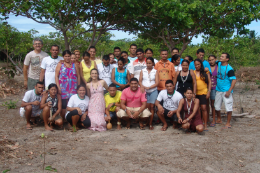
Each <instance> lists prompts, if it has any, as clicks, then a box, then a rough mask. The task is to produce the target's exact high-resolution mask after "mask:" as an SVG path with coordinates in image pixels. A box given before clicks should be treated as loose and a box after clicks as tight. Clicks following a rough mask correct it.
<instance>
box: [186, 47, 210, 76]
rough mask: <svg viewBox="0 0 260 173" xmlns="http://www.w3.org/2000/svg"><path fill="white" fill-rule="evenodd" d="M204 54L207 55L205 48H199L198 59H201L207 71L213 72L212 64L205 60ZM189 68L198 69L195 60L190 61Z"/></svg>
mask: <svg viewBox="0 0 260 173" xmlns="http://www.w3.org/2000/svg"><path fill="white" fill-rule="evenodd" d="M204 55H205V51H204V49H202V48H200V49H198V50H197V53H196V56H197V58H198V59H200V60H201V62H202V64H203V66H204V70H205V71H209V72H210V73H212V72H211V68H210V65H209V62H208V61H206V60H204ZM189 69H192V70H195V69H196V67H195V62H194V61H192V62H191V63H190V67H189Z"/></svg>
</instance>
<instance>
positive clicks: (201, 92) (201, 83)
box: [194, 59, 211, 131]
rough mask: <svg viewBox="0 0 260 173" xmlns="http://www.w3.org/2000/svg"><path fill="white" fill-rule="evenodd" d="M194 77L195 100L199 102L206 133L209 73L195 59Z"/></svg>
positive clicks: (209, 88) (209, 87) (209, 90)
mask: <svg viewBox="0 0 260 173" xmlns="http://www.w3.org/2000/svg"><path fill="white" fill-rule="evenodd" d="M194 62H195V68H196V71H195V75H196V82H197V91H196V98H197V99H199V101H200V110H201V112H202V117H203V121H204V131H208V128H207V123H208V113H207V106H206V105H207V99H208V98H209V96H210V92H211V80H210V75H209V73H208V72H207V73H206V72H205V70H204V66H203V64H202V61H201V60H200V59H195V61H194Z"/></svg>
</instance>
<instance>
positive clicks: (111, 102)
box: [105, 83, 122, 121]
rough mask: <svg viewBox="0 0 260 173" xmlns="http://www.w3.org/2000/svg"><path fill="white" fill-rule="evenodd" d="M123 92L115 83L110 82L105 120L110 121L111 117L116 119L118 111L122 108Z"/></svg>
mask: <svg viewBox="0 0 260 173" xmlns="http://www.w3.org/2000/svg"><path fill="white" fill-rule="evenodd" d="M121 95H122V92H121V91H118V90H117V89H116V85H115V84H113V83H112V84H110V85H109V87H108V93H106V94H105V101H106V111H105V113H106V114H105V120H106V121H109V120H111V119H115V118H116V117H117V116H116V113H117V112H118V110H119V109H120V102H121V100H120V98H121Z"/></svg>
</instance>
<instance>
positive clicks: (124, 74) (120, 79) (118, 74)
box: [111, 58, 130, 91]
mask: <svg viewBox="0 0 260 173" xmlns="http://www.w3.org/2000/svg"><path fill="white" fill-rule="evenodd" d="M117 63H118V68H113V70H112V77H111V78H112V82H113V83H114V84H116V88H117V89H118V90H121V91H123V90H124V89H125V88H126V87H127V86H128V85H129V83H128V82H127V81H130V73H129V71H128V70H127V69H124V64H125V59H124V58H119V60H118V62H117Z"/></svg>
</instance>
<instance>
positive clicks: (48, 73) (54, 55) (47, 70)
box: [40, 45, 63, 90]
mask: <svg viewBox="0 0 260 173" xmlns="http://www.w3.org/2000/svg"><path fill="white" fill-rule="evenodd" d="M50 52H51V56H47V57H45V58H44V59H43V60H42V64H41V68H42V69H41V74H40V81H43V79H44V78H45V80H44V81H45V90H48V87H49V85H50V84H51V83H55V70H56V67H57V65H58V63H59V62H60V60H63V58H62V57H61V56H58V54H59V46H57V45H52V46H51V50H50Z"/></svg>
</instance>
